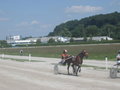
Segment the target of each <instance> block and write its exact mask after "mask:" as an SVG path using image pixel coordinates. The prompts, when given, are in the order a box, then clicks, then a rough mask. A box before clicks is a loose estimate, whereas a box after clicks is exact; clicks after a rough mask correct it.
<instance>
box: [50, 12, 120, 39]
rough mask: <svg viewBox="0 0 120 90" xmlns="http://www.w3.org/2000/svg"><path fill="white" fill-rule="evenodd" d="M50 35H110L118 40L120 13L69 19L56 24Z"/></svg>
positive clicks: (119, 35) (119, 37) (119, 34)
mask: <svg viewBox="0 0 120 90" xmlns="http://www.w3.org/2000/svg"><path fill="white" fill-rule="evenodd" d="M48 36H64V37H93V36H109V37H111V38H114V39H116V40H117V39H120V13H119V12H113V13H109V14H99V15H95V16H90V17H86V18H83V19H81V20H71V21H67V22H66V23H61V24H60V25H58V26H56V27H55V29H54V31H53V32H50V33H49V34H48Z"/></svg>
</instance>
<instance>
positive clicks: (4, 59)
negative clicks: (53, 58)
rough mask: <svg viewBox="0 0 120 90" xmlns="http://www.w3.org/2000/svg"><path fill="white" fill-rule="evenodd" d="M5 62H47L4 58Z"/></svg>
mask: <svg viewBox="0 0 120 90" xmlns="http://www.w3.org/2000/svg"><path fill="white" fill-rule="evenodd" d="M2 59H3V60H12V61H18V62H45V61H38V60H30V61H29V60H28V59H14V58H2Z"/></svg>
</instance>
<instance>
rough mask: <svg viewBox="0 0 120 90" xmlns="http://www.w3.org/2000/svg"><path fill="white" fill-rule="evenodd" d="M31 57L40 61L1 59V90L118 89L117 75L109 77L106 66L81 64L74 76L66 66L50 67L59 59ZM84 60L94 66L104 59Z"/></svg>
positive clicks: (19, 57)
mask: <svg viewBox="0 0 120 90" xmlns="http://www.w3.org/2000/svg"><path fill="white" fill-rule="evenodd" d="M6 57H9V58H12V57H13V58H17V59H21V58H26V59H27V58H28V57H24V56H23V57H21V56H6ZM32 59H33V60H40V61H41V62H18V61H12V60H5V59H4V60H3V59H0V90H120V78H116V79H111V78H109V70H102V69H98V70H95V69H93V68H87V67H82V72H81V73H79V76H77V77H76V76H73V75H67V71H66V67H65V66H64V67H63V66H60V67H59V68H60V72H61V74H58V75H55V74H54V72H53V67H54V63H57V62H58V61H59V59H53V58H38V57H34V58H32ZM84 63H85V64H91V65H92V64H94V65H96V66H102V65H103V64H104V62H103V61H95V60H93V61H90V60H86V61H84ZM112 64H113V62H110V63H109V66H111V65H112ZM103 66H104V65H103ZM71 72H72V71H71Z"/></svg>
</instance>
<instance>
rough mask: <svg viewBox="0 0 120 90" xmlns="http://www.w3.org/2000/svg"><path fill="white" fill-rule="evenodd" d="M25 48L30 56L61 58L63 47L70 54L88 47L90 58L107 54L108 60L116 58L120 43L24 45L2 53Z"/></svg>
mask: <svg viewBox="0 0 120 90" xmlns="http://www.w3.org/2000/svg"><path fill="white" fill-rule="evenodd" d="M21 49H22V50H23V51H24V52H23V54H24V55H25V56H28V55H29V53H30V54H31V55H32V56H38V57H52V58H60V57H61V56H60V55H61V53H62V51H63V49H67V50H68V53H69V54H70V55H77V54H78V53H80V52H81V50H83V49H86V50H87V51H88V53H89V57H88V59H97V60H104V59H105V56H107V57H108V60H115V57H116V54H117V51H118V50H120V44H96V45H94V44H93V45H92V44H82V45H61V46H60V45H59V46H57V45H56V46H39V47H23V48H1V49H0V53H1V54H2V53H4V54H11V55H19V51H20V50H21Z"/></svg>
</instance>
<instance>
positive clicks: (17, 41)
mask: <svg viewBox="0 0 120 90" xmlns="http://www.w3.org/2000/svg"><path fill="white" fill-rule="evenodd" d="M50 39H54V40H55V42H64V43H67V42H69V40H70V38H67V37H61V36H54V37H40V38H27V39H25V40H23V39H22V38H21V36H20V35H17V36H8V37H6V41H7V43H8V44H11V45H12V46H16V45H28V44H36V42H37V40H40V41H41V43H48V41H49V40H50Z"/></svg>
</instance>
